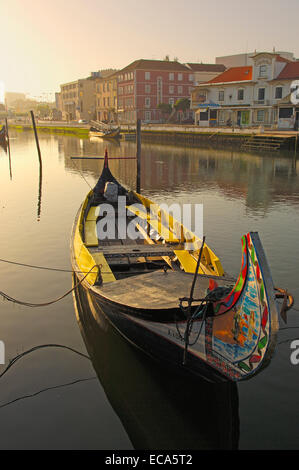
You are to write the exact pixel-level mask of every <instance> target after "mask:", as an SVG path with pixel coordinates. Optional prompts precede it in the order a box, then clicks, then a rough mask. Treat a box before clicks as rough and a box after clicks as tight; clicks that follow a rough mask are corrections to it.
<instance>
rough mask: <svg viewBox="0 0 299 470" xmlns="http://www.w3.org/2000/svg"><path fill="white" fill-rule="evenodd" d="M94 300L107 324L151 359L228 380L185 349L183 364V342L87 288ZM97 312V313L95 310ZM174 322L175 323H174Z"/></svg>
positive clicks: (181, 370) (210, 378)
mask: <svg viewBox="0 0 299 470" xmlns="http://www.w3.org/2000/svg"><path fill="white" fill-rule="evenodd" d="M90 295H91V296H92V297H93V301H94V302H95V303H96V304H97V307H98V308H97V312H101V313H102V314H103V315H104V316H105V318H106V319H107V320H108V321H109V322H110V324H111V325H112V326H113V327H114V328H115V329H116V330H117V331H118V333H120V334H121V335H122V336H123V337H124V338H125V339H126V340H127V341H129V342H130V343H131V344H132V345H134V346H135V347H137V348H138V349H139V350H142V351H143V352H144V353H145V354H147V355H149V356H150V357H151V358H152V359H154V360H156V361H158V362H159V363H164V364H165V366H167V367H169V368H172V369H173V370H175V371H176V372H178V373H180V374H183V375H185V374H187V375H190V374H191V375H197V376H200V377H202V378H204V379H206V380H208V381H209V382H216V383H221V382H228V381H229V379H228V378H227V377H225V376H224V375H222V374H220V373H219V372H218V371H217V370H215V369H213V368H212V367H211V366H209V365H208V364H206V363H205V362H204V361H203V360H201V359H200V358H198V357H196V356H194V355H193V354H192V353H190V352H188V356H187V361H186V364H185V365H183V354H184V343H183V341H182V342H181V344H180V345H178V344H176V343H175V342H173V341H171V340H167V339H165V338H164V337H162V336H161V335H159V334H158V333H155V332H153V331H151V330H150V329H148V328H146V326H143V325H141V324H139V323H138V322H137V321H136V320H137V317H136V312H135V311H131V312H130V310H129V309H128V308H127V307H126V306H120V305H116V304H114V303H113V302H109V301H108V300H107V299H105V298H103V297H102V296H101V295H99V294H97V293H95V292H94V291H93V290H90ZM97 314H98V315H99V313H97ZM173 324H175V323H174V322H173Z"/></svg>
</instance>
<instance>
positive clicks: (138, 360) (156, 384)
mask: <svg viewBox="0 0 299 470" xmlns="http://www.w3.org/2000/svg"><path fill="white" fill-rule="evenodd" d="M74 305H75V311H76V316H77V320H78V323H79V326H80V329H81V333H82V336H83V339H84V341H85V344H86V348H87V351H88V353H89V356H90V357H91V360H92V364H93V367H94V369H95V371H96V373H97V375H98V378H99V380H100V382H101V385H102V387H103V389H104V390H105V393H106V395H107V398H108V400H109V401H110V403H111V405H112V407H113V408H114V411H115V412H116V413H117V415H118V416H119V418H120V420H121V422H122V424H123V426H124V428H125V430H126V432H127V434H128V436H129V438H130V440H131V442H132V445H133V447H134V448H135V449H236V448H237V447H238V440H239V415H238V391H237V385H236V384H230V383H225V384H220V385H219V384H217V385H216V384H215V385H214V384H208V383H206V382H203V381H200V380H199V379H191V378H186V377H184V378H182V377H179V376H176V375H174V374H173V373H170V372H169V371H167V370H166V369H165V368H163V369H162V368H160V366H159V365H158V364H156V363H154V362H152V361H151V360H149V359H148V358H147V357H145V356H144V355H143V354H141V353H140V352H139V351H137V350H136V349H135V348H134V349H133V348H132V347H131V346H129V345H128V344H127V343H126V342H125V341H124V340H123V339H122V338H121V337H120V336H119V335H118V334H117V333H116V332H115V330H113V328H112V327H111V326H110V325H109V323H108V322H107V321H106V320H105V318H104V316H103V315H102V313H101V311H100V310H99V307H98V305H97V304H96V302H93V299H92V297H91V295H90V294H89V293H88V292H87V291H86V290H85V289H83V288H82V287H81V286H80V287H79V288H78V289H77V290H76V291H75V295H74ZM99 419H100V416H99ZM107 432H109V431H108V430H107Z"/></svg>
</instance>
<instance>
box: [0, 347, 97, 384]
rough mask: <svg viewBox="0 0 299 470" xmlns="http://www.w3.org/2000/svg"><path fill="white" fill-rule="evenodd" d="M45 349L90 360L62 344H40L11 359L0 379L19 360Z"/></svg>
mask: <svg viewBox="0 0 299 470" xmlns="http://www.w3.org/2000/svg"><path fill="white" fill-rule="evenodd" d="M45 348H61V349H67V350H69V351H71V352H73V353H75V354H78V355H79V356H81V357H84V358H85V359H89V360H90V357H89V356H87V355H86V354H84V353H82V352H81V351H77V350H76V349H74V348H71V347H70V346H65V345H63V344H42V345H39V346H34V347H33V348H31V349H28V350H27V351H24V352H22V353H20V354H18V355H17V356H15V357H14V358H12V359H11V360H10V361H9V364H8V366H7V367H6V368H5V369H4V370H3V371H2V372H1V374H0V379H1V378H2V377H3V376H4V374H6V373H7V372H8V370H9V369H10V368H11V367H12V366H13V365H14V364H15V363H16V362H17V361H19V360H20V359H22V358H23V357H24V356H27V354H30V353H32V352H34V351H37V350H39V349H45Z"/></svg>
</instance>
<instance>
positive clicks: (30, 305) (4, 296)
mask: <svg viewBox="0 0 299 470" xmlns="http://www.w3.org/2000/svg"><path fill="white" fill-rule="evenodd" d="M96 267H97V265H94V266H93V267H92V268H91V269H90V270H89V271H88V272H87V274H85V276H84V277H83V278H82V279H81V280H80V281H78V282H77V283H76V285H75V286H74V287H72V288H71V289H70V290H68V291H67V292H66V293H65V294H63V295H61V296H60V297H58V298H57V299H54V300H51V301H49V302H42V303H32V302H23V301H22V300H17V299H14V298H13V297H11V296H10V295H8V294H5V292H2V291H0V296H1V297H3V299H5V300H8V301H9V302H13V303H15V304H18V305H23V306H25V307H46V306H48V305H52V304H55V303H56V302H59V301H60V300H62V299H64V298H65V297H67V296H68V295H69V294H71V293H72V292H73V291H74V290H75V289H77V287H78V286H79V285H80V284H82V282H83V281H84V279H85V278H86V277H87V276H88V274H90V273H91V271H92V270H93V269H94V268H96Z"/></svg>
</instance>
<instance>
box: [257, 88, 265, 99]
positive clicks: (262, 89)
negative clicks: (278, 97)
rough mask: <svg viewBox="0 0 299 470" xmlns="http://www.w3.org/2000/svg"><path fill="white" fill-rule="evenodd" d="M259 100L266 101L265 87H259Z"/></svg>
mask: <svg viewBox="0 0 299 470" xmlns="http://www.w3.org/2000/svg"><path fill="white" fill-rule="evenodd" d="M257 99H258V101H264V99H265V88H259V89H258V98H257Z"/></svg>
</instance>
